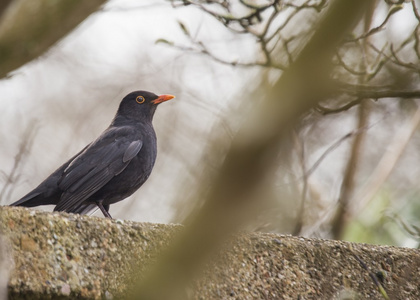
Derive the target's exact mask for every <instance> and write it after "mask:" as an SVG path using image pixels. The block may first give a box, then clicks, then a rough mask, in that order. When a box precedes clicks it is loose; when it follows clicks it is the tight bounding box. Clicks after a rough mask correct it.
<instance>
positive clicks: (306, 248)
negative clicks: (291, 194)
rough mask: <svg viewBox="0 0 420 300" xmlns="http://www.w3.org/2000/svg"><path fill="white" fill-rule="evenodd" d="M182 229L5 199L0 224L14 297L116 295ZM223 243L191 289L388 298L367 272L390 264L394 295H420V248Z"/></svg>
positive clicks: (261, 295)
mask: <svg viewBox="0 0 420 300" xmlns="http://www.w3.org/2000/svg"><path fill="white" fill-rule="evenodd" d="M179 230H182V227H181V226H177V225H157V224H148V223H134V222H128V221H118V220H107V219H102V218H95V217H87V216H79V215H71V214H56V213H54V214H52V213H46V212H38V211H34V210H27V209H23V208H10V207H0V232H1V234H3V235H4V236H5V237H6V238H8V239H9V240H10V243H11V247H12V249H13V257H14V261H15V269H14V271H13V272H12V274H11V278H10V281H9V298H10V299H75V298H77V299H98V298H105V299H107V298H108V299H111V298H119V297H121V295H122V293H123V291H124V288H125V287H126V285H125V283H126V282H127V278H126V277H125V275H124V274H126V272H127V270H130V268H131V267H132V266H134V265H136V264H134V263H133V261H132V258H133V259H135V260H136V261H137V262H138V265H137V268H139V267H140V268H141V267H144V266H146V265H147V264H148V263H150V262H151V261H153V257H155V255H156V253H157V252H159V250H161V249H163V248H164V246H165V245H167V244H168V243H169V242H170V240H171V237H173V236H174V235H175V233H176V232H177V231H179ZM226 248H227V249H228V250H225V251H222V253H221V254H220V255H218V262H217V263H216V262H215V263H214V264H211V265H210V266H209V267H208V268H207V269H206V270H205V271H204V273H205V278H204V279H200V280H197V282H195V283H194V286H193V289H192V291H191V293H189V294H190V295H191V296H192V298H195V299H328V300H329V299H384V298H383V296H382V295H381V294H380V293H379V292H378V289H377V287H376V285H375V284H374V282H373V280H372V278H371V277H370V275H372V274H375V273H381V274H385V273H386V274H385V276H384V278H383V286H384V289H385V291H386V293H387V294H388V296H389V298H390V299H420V252H419V251H418V250H416V249H405V248H396V247H380V246H372V245H364V244H350V243H346V242H338V241H325V240H316V239H304V238H296V237H290V236H279V235H274V234H263V233H249V234H242V235H240V236H238V237H237V238H236V239H235V240H234V241H232V245H231V246H230V247H226ZM356 255H357V257H359V258H360V260H362V261H363V262H364V263H365V264H366V266H367V268H368V270H369V271H367V270H366V269H365V268H363V267H362V266H361V263H360V262H359V261H358V259H357V258H356ZM384 271H385V272H384ZM369 272H370V274H369ZM162 288H164V287H162ZM349 295H350V296H351V297H357V298H349ZM346 297H347V298H346Z"/></svg>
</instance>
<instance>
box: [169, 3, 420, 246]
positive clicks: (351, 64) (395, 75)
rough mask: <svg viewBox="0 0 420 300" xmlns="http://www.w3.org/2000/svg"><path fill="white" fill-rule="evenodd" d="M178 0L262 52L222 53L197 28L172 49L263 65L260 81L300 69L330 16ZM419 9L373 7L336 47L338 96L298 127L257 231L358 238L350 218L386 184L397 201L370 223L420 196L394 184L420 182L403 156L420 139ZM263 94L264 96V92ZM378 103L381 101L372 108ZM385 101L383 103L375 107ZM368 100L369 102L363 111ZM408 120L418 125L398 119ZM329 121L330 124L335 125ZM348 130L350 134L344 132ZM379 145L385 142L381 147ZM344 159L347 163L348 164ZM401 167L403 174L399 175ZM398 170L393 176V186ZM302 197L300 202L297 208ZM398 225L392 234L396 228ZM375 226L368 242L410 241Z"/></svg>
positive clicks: (284, 6) (302, 7) (307, 8)
mask: <svg viewBox="0 0 420 300" xmlns="http://www.w3.org/2000/svg"><path fill="white" fill-rule="evenodd" d="M171 3H172V4H173V5H174V6H175V7H179V6H190V5H192V6H196V7H199V8H200V9H201V10H203V11H204V12H206V13H207V14H209V15H210V16H212V17H214V18H215V19H217V20H218V21H219V22H220V23H221V24H222V25H223V26H224V27H225V28H226V29H227V30H228V31H231V32H235V33H236V34H237V35H239V36H246V37H248V38H251V39H254V40H255V41H256V44H255V45H256V47H257V48H258V49H259V55H258V56H254V57H250V56H249V55H248V56H243V57H240V58H234V59H232V58H231V57H223V56H220V55H219V54H217V52H214V51H213V49H212V47H211V45H207V44H206V43H203V41H201V40H200V39H197V38H196V37H194V36H192V35H191V34H190V31H192V29H191V28H186V27H185V25H182V26H181V29H182V31H183V32H184V33H185V35H186V37H187V38H188V40H189V43H188V44H182V43H179V42H177V41H172V40H171V41H166V42H167V43H169V44H170V45H171V46H172V47H176V48H179V49H181V50H189V51H192V52H196V53H200V54H202V55H206V56H209V57H210V58H212V59H214V60H215V61H217V62H220V63H223V64H228V65H232V66H236V67H238V68H250V67H261V68H262V72H267V74H268V76H263V77H261V83H264V81H266V80H267V79H268V81H271V78H273V76H274V78H275V77H276V76H277V74H279V73H280V74H281V72H282V71H284V70H286V69H287V68H288V67H289V65H290V64H292V63H293V61H294V60H295V58H296V57H297V55H298V54H299V53H300V48H299V47H300V46H301V45H302V42H303V41H305V40H306V39H308V37H310V36H311V35H312V34H313V32H314V30H316V27H314V23H313V20H315V19H316V18H317V16H319V15H320V14H322V13H323V12H324V11H325V9H326V8H327V7H328V4H329V1H324V0H318V1H317V0H313V1H311V0H308V1H303V0H302V1H243V0H238V1H218V0H215V1H200V0H172V1H171ZM417 7H418V2H417V1H415V0H412V1H375V2H372V4H371V5H370V7H369V9H368V10H367V11H366V13H365V17H364V20H363V21H362V22H360V23H359V24H358V26H357V27H356V28H355V30H354V31H353V32H352V33H351V34H349V35H348V36H346V37H345V38H344V39H343V41H342V43H341V44H340V45H339V47H337V48H336V51H335V55H334V58H333V64H334V69H333V72H332V74H331V78H332V79H333V81H334V85H335V87H334V88H335V89H336V92H335V93H334V95H333V96H332V97H329V99H325V100H324V101H323V102H322V103H320V104H318V105H317V107H316V108H315V109H314V110H312V111H311V112H308V113H307V114H306V115H305V117H304V118H302V120H301V123H300V125H299V126H298V127H297V128H296V138H294V141H295V142H294V150H295V151H292V153H293V152H294V153H293V154H291V155H292V157H290V159H291V160H290V161H289V162H287V163H286V162H285V160H284V159H283V160H281V161H279V174H283V175H281V176H280V177H279V179H278V181H277V185H278V186H279V187H282V188H278V189H277V191H275V192H274V198H273V199H276V198H277V201H275V200H274V203H277V204H279V206H277V205H275V204H273V207H272V208H271V209H269V212H268V213H267V215H266V218H265V220H262V219H264V217H261V216H260V217H259V220H258V221H257V225H256V226H257V227H256V228H258V229H262V228H265V230H274V231H278V230H280V231H282V232H283V230H286V231H290V232H294V233H296V234H302V233H303V234H309V235H313V234H315V235H321V236H331V233H332V236H333V237H335V238H343V236H344V235H345V236H346V237H350V236H352V237H356V236H358V235H357V234H356V233H354V234H351V233H349V230H351V228H356V227H355V226H351V227H349V228H347V229H345V228H346V224H351V221H352V220H355V222H358V219H357V218H356V217H357V216H359V217H361V216H362V215H365V214H366V213H367V212H369V211H371V210H370V209H369V207H370V204H369V202H370V201H372V200H373V199H375V198H374V195H375V193H376V192H377V191H379V190H380V188H381V186H383V185H384V184H385V183H387V182H388V184H389V183H391V188H392V189H394V191H395V195H392V198H391V199H390V201H388V202H386V203H384V205H386V206H385V207H383V209H381V210H380V211H378V212H377V217H378V218H375V217H373V216H372V220H377V222H375V225H376V226H381V225H384V224H383V223H382V222H384V220H388V221H389V222H393V221H392V220H390V219H389V218H388V219H387V218H385V217H384V215H383V213H384V210H385V209H387V210H391V211H393V210H394V209H395V204H396V203H397V201H398V199H399V197H400V196H401V194H405V193H409V194H410V193H412V192H413V191H414V190H417V185H416V184H413V185H412V186H407V185H405V186H404V187H403V189H400V187H399V186H401V184H397V185H394V183H395V182H398V181H400V182H401V183H402V182H404V181H407V179H408V180H409V181H411V182H413V183H414V182H415V179H414V178H413V177H411V178H410V175H413V174H419V168H417V167H416V166H415V165H413V168H409V167H408V166H405V167H403V166H401V165H400V160H399V158H400V157H401V156H403V154H405V153H404V151H406V148H408V149H411V147H415V145H413V143H416V142H415V141H414V142H411V143H409V141H410V138H411V135H412V134H414V132H415V131H416V128H417V125H418V122H419V119H418V108H417V101H416V100H415V99H416V98H418V97H419V96H420V89H418V86H420V78H419V75H418V74H419V72H418V71H419V58H420V54H419V53H420V49H419V28H420V15H419V12H418V8H417ZM302 88H305V87H302ZM258 91H259V93H262V94H263V93H264V91H263V89H259V90H258ZM372 100H373V101H375V102H376V103H371V102H372ZM378 100H381V101H383V103H384V104H379V103H377V101H378ZM279 101H282V99H279ZM361 103H365V104H364V105H362V106H361V107H360V108H359V105H360V104H361ZM393 103H395V104H396V105H394V104H393ZM356 109H357V110H358V111H355V110H356ZM401 118H409V119H410V118H411V120H410V121H407V122H401ZM391 119H392V120H391ZM353 120H358V121H357V122H358V124H357V125H356V127H353V128H354V129H353V130H352V129H351V127H352V126H350V127H349V122H350V123H351V122H354V121H353ZM386 120H388V121H389V122H386ZM333 124H334V125H333ZM391 124H392V125H391ZM331 125H332V126H333V127H330V128H328V127H329V126H331ZM358 127H359V128H358ZM387 127H391V128H395V129H397V128H398V130H401V131H399V132H395V131H394V130H390V128H388V129H386V128H387ZM400 127H402V128H400ZM344 128H347V132H345V131H344V132H343V129H344ZM404 131H405V133H404ZM338 132H341V137H340V134H339V133H338ZM399 136H403V137H402V138H399ZM404 137H406V138H404ZM377 141H381V143H382V144H381V146H379V145H378V144H377V143H378V142H377ZM375 146H376V147H375ZM345 147H349V148H348V149H349V150H347V151H350V153H348V154H345V152H347V151H346V150H343V148H345ZM340 148H341V150H340ZM388 148H389V151H388V152H387V149H388ZM336 149H339V151H337V152H340V155H339V157H337V154H334V151H335V150H336ZM343 152H344V153H343ZM390 152H392V153H390ZM410 152H411V153H413V151H410ZM381 156H382V158H381ZM380 158H381V159H380ZM416 159H417V160H418V159H419V157H418V155H416V154H415V155H412V156H411V157H410V156H408V157H407V155H404V156H403V158H402V160H412V161H413V163H414V162H415V161H416ZM286 160H287V159H286ZM334 160H339V162H338V161H337V162H334ZM324 161H325V163H324ZM346 161H348V162H349V164H348V165H347V167H345V165H346ZM325 168H329V170H325ZM343 168H344V169H343ZM404 168H406V172H405V173H404V171H403V170H401V169H404ZM323 169H324V170H323ZM400 170H401V171H400ZM397 172H398V173H399V174H398V175H399V176H398V175H397V174H396V173H397ZM314 173H315V174H314ZM320 173H321V175H320ZM322 173H324V174H322ZM328 173H329V174H328ZM334 174H335V175H334ZM391 174H392V175H394V176H392V177H391V181H392V182H389V181H387V180H388V177H389V176H391ZM401 175H402V176H401ZM415 177H416V176H415ZM320 180H321V181H323V182H320ZM341 180H342V182H341V183H340V181H341ZM293 186H294V187H293ZM331 188H333V189H332V190H331ZM397 194H399V196H396V195H397ZM298 198H299V199H300V202H301V204H300V205H296V203H297V199H298ZM291 199H293V200H291ZM290 201H293V203H294V204H290ZM407 205H408V206H412V205H413V203H411V204H410V203H407ZM285 211H286V212H285ZM397 214H398V213H397ZM401 217H402V218H404V217H403V216H401ZM417 218H418V216H417ZM290 222H292V223H294V224H295V225H290ZM349 222H350V223H349ZM394 225H395V226H394V230H395V227H397V226H396V224H394ZM330 226H332V227H330ZM403 227H404V226H403ZM370 228H371V229H372V231H371V232H372V234H371V236H372V237H373V236H374V237H375V238H374V239H372V240H371V242H378V243H386V242H392V241H393V242H395V243H397V244H401V243H403V240H404V239H393V238H390V237H389V234H386V230H384V231H383V233H384V235H383V240H381V239H382V235H381V234H375V232H377V230H374V227H370ZM399 228H401V226H400V227H399ZM343 230H344V231H345V232H346V233H344V231H343ZM400 234H401V232H400ZM394 235H395V234H394ZM368 240H369V239H364V241H368ZM407 242H408V241H407Z"/></svg>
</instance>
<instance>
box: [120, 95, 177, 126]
mask: <svg viewBox="0 0 420 300" xmlns="http://www.w3.org/2000/svg"><path fill="white" fill-rule="evenodd" d="M173 98H175V96H172V95H160V96H158V95H156V94H153V93H151V92H146V91H135V92H131V93H130V94H128V95H127V96H125V97H124V98H123V99H122V101H121V103H120V107H119V108H118V111H117V114H116V115H115V118H114V121H113V123H115V122H119V121H121V122H124V121H125V120H134V121H152V119H153V115H154V113H155V110H156V107H157V106H158V104H160V103H162V102H165V101H168V100H171V99H173Z"/></svg>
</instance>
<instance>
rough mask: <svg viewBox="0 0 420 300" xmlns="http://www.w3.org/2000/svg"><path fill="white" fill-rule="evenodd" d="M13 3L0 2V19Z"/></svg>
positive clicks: (8, 1)
mask: <svg viewBox="0 0 420 300" xmlns="http://www.w3.org/2000/svg"><path fill="white" fill-rule="evenodd" d="M11 2H12V0H3V1H1V2H0V18H1V16H2V15H3V13H4V11H5V10H6V9H7V7H8V6H9V4H10V3H11Z"/></svg>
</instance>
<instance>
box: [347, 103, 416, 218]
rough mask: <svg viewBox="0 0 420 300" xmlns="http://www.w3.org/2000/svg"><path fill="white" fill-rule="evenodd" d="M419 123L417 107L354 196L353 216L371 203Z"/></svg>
mask: <svg viewBox="0 0 420 300" xmlns="http://www.w3.org/2000/svg"><path fill="white" fill-rule="evenodd" d="M419 124H420V107H417V110H416V111H415V113H414V115H413V117H412V118H411V119H410V120H408V121H407V123H406V124H405V126H402V127H401V128H400V130H398V131H397V132H396V133H395V135H394V137H393V139H392V141H391V142H390V143H389V146H388V149H386V152H385V153H384V155H383V156H382V158H381V160H380V161H379V163H378V165H377V166H376V168H375V170H374V171H373V172H372V174H371V176H370V177H369V179H368V181H367V183H366V185H365V186H364V187H363V189H362V190H361V191H360V192H359V193H357V195H356V196H355V197H354V199H355V200H354V201H355V202H356V206H355V207H354V208H353V209H352V211H351V214H352V215H353V216H354V215H357V214H359V213H360V211H362V210H363V209H364V208H365V207H366V206H367V205H368V204H369V202H370V201H371V200H372V199H373V197H374V196H375V194H376V193H377V192H378V190H379V188H380V187H381V186H382V184H383V183H384V182H385V181H386V179H387V178H388V176H389V175H390V174H391V172H392V170H393V169H394V167H395V165H396V163H397V161H398V159H399V158H400V156H401V155H402V153H403V152H404V150H405V148H406V146H407V144H408V142H409V141H410V139H411V137H412V135H413V134H414V132H415V131H416V130H417V128H418V126H419Z"/></svg>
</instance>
